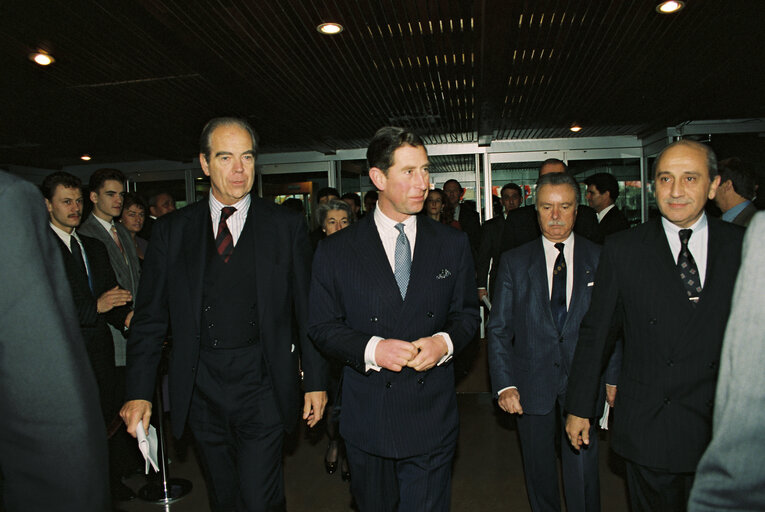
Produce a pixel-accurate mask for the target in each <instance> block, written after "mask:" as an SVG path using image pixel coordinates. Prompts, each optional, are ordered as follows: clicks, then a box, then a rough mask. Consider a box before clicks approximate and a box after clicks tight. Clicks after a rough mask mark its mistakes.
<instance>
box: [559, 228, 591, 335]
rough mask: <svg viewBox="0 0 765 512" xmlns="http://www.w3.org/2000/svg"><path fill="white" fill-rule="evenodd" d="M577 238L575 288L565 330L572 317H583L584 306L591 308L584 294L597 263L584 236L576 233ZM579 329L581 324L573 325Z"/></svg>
mask: <svg viewBox="0 0 765 512" xmlns="http://www.w3.org/2000/svg"><path fill="white" fill-rule="evenodd" d="M574 239H575V240H576V241H575V243H574V282H573V285H572V286H573V287H574V288H573V290H571V302H570V305H569V309H568V315H567V316H566V322H565V324H564V325H563V330H564V331H565V330H566V328H568V327H570V326H569V319H570V318H572V317H573V318H581V317H582V316H583V315H581V314H580V310H581V309H582V308H584V307H587V308H589V301H585V300H584V298H583V296H584V294H585V291H586V290H587V287H588V285H589V283H591V282H593V281H594V280H595V265H594V262H593V261H592V253H591V251H590V250H589V248H588V247H587V246H586V245H585V243H584V242H583V241H582V240H583V238H581V237H579V236H578V235H574ZM571 327H573V328H574V329H576V330H578V329H579V326H578V325H575V326H571Z"/></svg>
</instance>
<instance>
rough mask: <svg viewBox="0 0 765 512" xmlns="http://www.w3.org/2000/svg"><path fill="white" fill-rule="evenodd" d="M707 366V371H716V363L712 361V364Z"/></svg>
mask: <svg viewBox="0 0 765 512" xmlns="http://www.w3.org/2000/svg"><path fill="white" fill-rule="evenodd" d="M707 366H708V367H709V369H710V370H714V369H716V368H717V362H715V361H712V362H711V363H709V364H708V365H707Z"/></svg>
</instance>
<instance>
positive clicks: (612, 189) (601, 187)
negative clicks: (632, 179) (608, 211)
mask: <svg viewBox="0 0 765 512" xmlns="http://www.w3.org/2000/svg"><path fill="white" fill-rule="evenodd" d="M584 184H585V185H587V186H588V187H589V186H590V185H594V186H595V188H596V189H597V190H598V192H600V193H601V194H605V193H606V192H608V194H609V195H610V196H611V201H613V202H616V198H617V197H619V182H618V181H616V178H614V177H613V176H612V175H610V174H608V173H607V172H599V173H597V174H593V175H592V176H588V177H586V178H585V179H584Z"/></svg>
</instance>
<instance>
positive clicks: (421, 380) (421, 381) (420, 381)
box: [417, 377, 425, 384]
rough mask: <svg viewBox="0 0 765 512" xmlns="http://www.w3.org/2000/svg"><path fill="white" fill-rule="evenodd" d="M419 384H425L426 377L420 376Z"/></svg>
mask: <svg viewBox="0 0 765 512" xmlns="http://www.w3.org/2000/svg"><path fill="white" fill-rule="evenodd" d="M417 384H425V379H423V378H422V377H420V378H419V379H417Z"/></svg>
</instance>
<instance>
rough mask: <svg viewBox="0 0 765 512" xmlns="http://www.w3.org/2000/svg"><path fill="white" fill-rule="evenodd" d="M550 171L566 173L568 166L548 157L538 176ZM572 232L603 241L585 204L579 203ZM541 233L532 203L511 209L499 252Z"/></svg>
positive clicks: (525, 241)
mask: <svg viewBox="0 0 765 512" xmlns="http://www.w3.org/2000/svg"><path fill="white" fill-rule="evenodd" d="M550 173H568V166H567V165H566V164H565V163H564V162H563V161H561V160H558V159H557V158H548V159H547V160H545V161H544V162H543V163H542V166H541V167H540V168H539V176H540V177H541V176H544V175H545V174H550ZM574 233H576V234H577V235H581V236H583V237H585V238H586V239H587V240H590V241H591V242H595V243H597V244H602V243H603V234H602V233H601V232H600V228H599V227H598V219H597V217H596V215H595V210H593V209H592V208H590V207H589V206H587V205H583V204H580V205H579V207H578V211H577V214H576V223H575V224H574ZM539 235H541V232H540V230H539V223H538V222H537V212H536V209H535V208H534V205H528V206H524V207H522V208H518V209H517V210H513V211H512V212H511V213H509V214H508V215H507V218H506V219H505V224H504V228H503V230H502V242H501V244H500V254H501V253H503V252H505V251H509V250H510V249H515V248H516V247H520V246H521V245H523V244H525V243H527V242H531V241H532V240H536V239H537V238H539Z"/></svg>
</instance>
